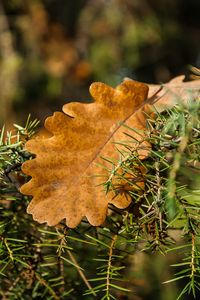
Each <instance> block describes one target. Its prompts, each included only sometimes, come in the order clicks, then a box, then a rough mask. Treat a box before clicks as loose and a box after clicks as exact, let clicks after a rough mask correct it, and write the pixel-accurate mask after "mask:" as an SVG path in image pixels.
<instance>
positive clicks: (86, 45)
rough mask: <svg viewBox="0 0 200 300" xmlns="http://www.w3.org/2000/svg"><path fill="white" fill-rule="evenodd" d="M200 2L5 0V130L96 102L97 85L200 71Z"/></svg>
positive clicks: (0, 81)
mask: <svg viewBox="0 0 200 300" xmlns="http://www.w3.org/2000/svg"><path fill="white" fill-rule="evenodd" d="M199 11H200V1H199V0H190V1H187V0H175V1H174V0H73V1H71V0H1V1H0V123H1V124H0V125H2V124H3V123H5V122H6V123H7V124H11V123H12V122H23V121H24V120H25V119H26V118H27V115H28V113H30V112H31V114H32V117H33V118H35V117H37V118H39V119H40V120H42V121H43V120H44V118H45V117H46V116H47V115H50V114H52V112H53V111H55V110H60V109H61V107H62V105H63V104H64V103H66V102H69V101H77V100H78V101H90V100H91V98H90V95H89V93H88V87H89V85H90V83H91V82H92V81H102V82H105V83H107V84H110V85H113V86H115V85H116V84H118V83H119V82H120V81H121V80H122V79H123V78H124V77H126V76H127V77H130V78H134V79H137V80H140V81H144V82H152V83H160V82H166V81H168V80H169V79H170V78H172V77H173V76H175V75H178V74H181V73H184V74H187V73H188V64H192V65H194V66H197V67H199V66H200V26H199V25H200V18H199Z"/></svg>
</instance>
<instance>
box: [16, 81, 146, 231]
mask: <svg viewBox="0 0 200 300" xmlns="http://www.w3.org/2000/svg"><path fill="white" fill-rule="evenodd" d="M90 93H91V95H92V97H93V98H94V100H95V102H94V103H90V104H83V103H78V102H76V103H69V104H66V105H64V107H63V112H64V113H63V112H56V113H54V115H53V116H51V117H49V118H47V119H46V121H45V127H46V129H47V130H48V131H50V132H51V133H52V136H51V137H48V138H42V137H41V136H39V137H37V138H35V139H33V140H30V141H28V142H27V144H26V150H28V151H30V152H31V153H34V154H35V155H36V158H34V159H32V160H29V161H27V162H25V163H24V164H23V168H22V169H23V171H24V173H25V174H27V175H30V176H31V177H32V179H31V180H30V181H29V182H28V183H26V184H25V185H23V186H22V187H21V192H22V193H24V194H26V195H32V196H33V199H32V200H31V202H30V204H29V206H28V209H27V211H28V213H31V214H32V215H33V218H34V219H35V220H37V221H38V222H39V223H44V222H47V223H48V225H51V226H53V225H56V224H58V223H59V222H60V221H61V220H63V219H66V224H67V225H68V226H69V227H76V226H77V225H78V224H79V222H80V221H81V220H82V218H83V217H86V218H87V219H88V221H89V222H90V223H91V224H92V225H94V226H98V225H100V224H102V223H103V222H104V220H105V217H106V215H107V209H108V204H109V203H112V204H113V205H115V206H116V207H118V208H126V207H128V205H129V204H130V202H131V199H130V197H128V196H127V193H124V192H122V191H120V190H118V191H113V192H109V193H107V194H106V193H105V190H104V188H103V186H102V185H101V184H102V182H105V181H106V180H108V177H109V175H110V172H109V171H108V168H109V169H111V168H112V164H111V163H110V162H109V161H108V160H106V158H109V159H111V160H112V161H115V160H116V163H117V161H118V160H119V157H120V155H121V154H120V151H121V150H120V149H121V148H123V145H118V144H115V142H118V141H121V142H122V141H124V140H126V143H129V145H130V147H131V149H133V150H135V151H137V153H138V155H139V157H140V158H141V159H144V158H146V157H147V156H148V154H149V151H150V144H149V143H147V142H146V141H144V136H145V129H146V116H147V113H150V111H151V109H150V106H149V105H147V104H145V100H146V99H147V94H148V86H147V85H145V84H143V83H139V82H136V81H133V80H125V81H124V82H123V83H121V84H120V85H119V86H117V87H116V88H115V89H114V88H112V87H110V86H108V85H106V84H103V83H93V84H92V85H91V87H90ZM130 128H134V129H135V130H136V131H133V130H131V129H130ZM124 132H126V134H127V135H125V134H124ZM131 136H132V137H131ZM116 148H118V150H120V151H117V150H116ZM103 158H104V159H103ZM99 174H100V175H101V176H98V175H99ZM139 185H140V183H139Z"/></svg>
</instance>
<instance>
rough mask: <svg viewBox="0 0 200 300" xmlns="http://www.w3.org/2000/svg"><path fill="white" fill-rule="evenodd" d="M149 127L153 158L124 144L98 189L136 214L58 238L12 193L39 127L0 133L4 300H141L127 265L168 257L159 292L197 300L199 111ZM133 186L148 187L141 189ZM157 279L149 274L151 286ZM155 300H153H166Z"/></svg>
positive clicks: (113, 216)
mask: <svg viewBox="0 0 200 300" xmlns="http://www.w3.org/2000/svg"><path fill="white" fill-rule="evenodd" d="M148 125H149V126H148V127H149V130H148V131H147V135H146V139H147V140H148V141H150V142H151V144H152V151H151V154H150V155H149V157H148V158H147V159H146V160H143V161H141V160H140V159H139V158H138V155H137V153H136V152H134V151H132V150H131V147H130V146H131V145H130V144H128V145H127V144H126V143H125V142H124V150H123V151H121V150H120V152H119V160H118V161H111V160H109V158H104V159H106V160H107V161H108V160H109V161H110V166H111V167H110V177H109V179H108V181H107V182H104V183H102V184H103V186H104V187H105V191H106V193H109V191H110V190H111V189H112V190H113V189H114V190H115V191H116V192H119V191H120V192H124V193H127V196H131V197H132V199H133V201H132V204H131V205H130V206H129V207H128V208H127V209H126V210H123V211H122V210H119V209H116V208H114V207H112V206H110V207H109V215H108V217H107V219H106V222H105V224H104V225H103V226H100V227H97V228H96V227H92V226H90V225H89V224H88V222H87V221H86V220H83V221H82V223H81V225H80V226H79V227H78V228H76V229H69V228H67V227H66V225H65V224H64V223H61V224H59V225H58V226H56V228H51V227H47V226H46V225H38V224H37V223H35V222H34V221H33V220H32V217H31V216H29V215H28V214H27V213H26V211H25V210H26V205H27V203H28V201H29V198H28V197H26V196H23V195H21V194H20V193H19V192H18V188H19V186H20V185H21V184H22V183H23V182H24V181H25V180H27V178H25V176H24V175H23V174H22V173H21V164H22V163H23V162H24V161H25V160H27V159H29V158H31V155H30V154H29V153H27V152H26V151H25V150H24V143H25V141H26V140H28V139H29V138H30V137H31V136H32V135H33V134H34V132H35V130H36V127H37V126H38V122H37V121H33V122H31V121H30V118H28V120H27V123H26V125H25V127H21V126H18V125H15V131H14V132H8V133H5V132H4V129H2V131H1V138H0V154H1V156H0V168H1V171H0V175H1V178H0V179H1V180H0V187H1V190H0V220H1V221H0V286H1V288H0V295H1V296H2V298H3V299H72V300H73V299H87V300H90V299H91V300H92V299H102V300H105V299H122V297H126V298H125V299H131V300H132V299H137V298H136V297H135V296H134V293H135V289H137V282H136V281H134V280H133V278H132V276H135V273H134V274H133V275H132V272H133V267H134V264H133V262H132V260H133V258H134V257H135V256H136V257H137V255H138V253H144V255H145V256H149V255H151V257H152V259H153V256H154V253H156V252H158V253H161V254H163V255H165V257H167V256H168V255H171V254H173V255H175V256H174V259H175V260H176V262H175V261H173V263H172V266H173V268H174V269H175V272H174V277H173V278H172V279H170V278H169V277H168V278H167V276H166V277H165V282H166V283H167V284H169V285H172V284H173V283H174V284H177V283H178V282H179V281H180V282H181V284H182V285H183V284H184V287H182V289H181V290H180V291H179V293H180V294H179V296H177V299H182V296H183V295H184V294H186V293H190V294H191V295H192V298H191V299H195V297H196V298H197V297H198V290H199V289H200V284H199V276H200V264H199V257H200V245H199V234H200V218H199V212H200V205H199V203H200V202H199V200H200V191H199V177H200V170H199V169H200V166H199V161H200V103H199V102H198V101H196V102H195V101H194V102H191V103H188V105H187V106H181V105H179V106H176V107H174V108H172V109H169V110H167V111H165V112H163V113H158V115H157V118H156V119H155V120H152V119H149V120H148ZM132 130H133V131H134V129H132ZM116 148H117V144H116ZM144 170H146V172H144ZM136 179H137V180H136ZM138 182H144V183H145V185H144V187H143V186H142V185H138ZM136 185H137V189H136V188H135V187H136ZM153 274H154V270H151V275H150V276H153ZM167 275H169V274H167ZM148 280H149V281H150V278H149V279H148ZM128 282H129V283H128ZM145 285H146V283H145V282H143V283H142V286H145ZM164 287H165V285H163V288H164ZM143 289H144V288H143ZM157 294H158V295H157V297H158V298H156V296H155V299H159V300H160V299H164V300H166V298H163V296H159V295H161V294H159V293H158V292H157ZM143 295H144V294H143ZM140 296H141V297H142V293H141V295H140ZM134 297H135V298H134ZM159 297H160V298H159ZM175 297H176V296H175V295H174V298H175ZM123 299H124V298H123ZM142 299H143V298H142ZM144 299H145V298H144ZM187 299H189V298H187Z"/></svg>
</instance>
